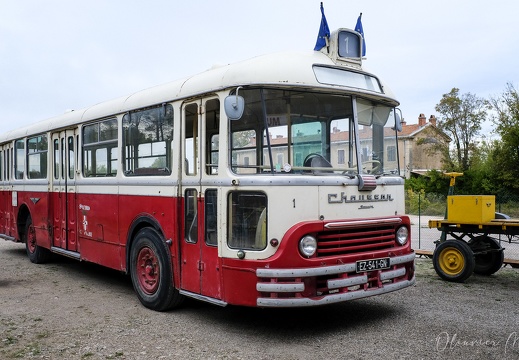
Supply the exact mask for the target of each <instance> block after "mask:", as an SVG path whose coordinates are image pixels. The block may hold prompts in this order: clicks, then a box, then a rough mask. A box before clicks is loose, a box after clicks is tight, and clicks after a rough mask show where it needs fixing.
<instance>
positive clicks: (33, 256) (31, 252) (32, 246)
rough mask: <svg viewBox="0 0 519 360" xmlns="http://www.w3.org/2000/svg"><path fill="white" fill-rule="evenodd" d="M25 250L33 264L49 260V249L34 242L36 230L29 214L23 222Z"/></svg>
mask: <svg viewBox="0 0 519 360" xmlns="http://www.w3.org/2000/svg"><path fill="white" fill-rule="evenodd" d="M23 236H24V242H25V251H26V252H27V256H28V257H29V260H31V262H33V263H35V264H43V263H46V262H47V261H49V259H50V256H51V253H50V251H49V249H45V248H44V247H41V246H39V245H38V244H37V242H36V232H35V231H34V226H32V218H31V217H30V216H29V217H28V218H27V221H26V222H25V232H24V234H23Z"/></svg>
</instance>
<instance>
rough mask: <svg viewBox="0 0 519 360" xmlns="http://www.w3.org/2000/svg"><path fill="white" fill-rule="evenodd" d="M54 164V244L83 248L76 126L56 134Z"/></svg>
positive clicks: (74, 248)
mask: <svg viewBox="0 0 519 360" xmlns="http://www.w3.org/2000/svg"><path fill="white" fill-rule="evenodd" d="M52 148H53V168H52V187H51V189H52V193H51V208H52V209H51V213H52V218H53V231H52V233H53V240H52V242H53V244H52V245H53V247H55V248H59V249H62V250H66V251H70V252H73V253H75V252H79V247H78V243H77V207H76V162H77V161H76V160H77V157H76V148H77V136H76V132H75V130H64V131H60V132H56V133H53V134H52Z"/></svg>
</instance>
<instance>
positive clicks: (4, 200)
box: [0, 144, 12, 235]
mask: <svg viewBox="0 0 519 360" xmlns="http://www.w3.org/2000/svg"><path fill="white" fill-rule="evenodd" d="M11 151H12V144H5V145H3V146H0V179H1V181H0V184H1V187H0V189H1V190H0V234H4V235H12V234H11V231H10V228H11V217H12V216H11V210H12V202H11V190H12V189H11V187H10V182H9V175H10V172H9V169H10V161H9V160H10V154H11Z"/></svg>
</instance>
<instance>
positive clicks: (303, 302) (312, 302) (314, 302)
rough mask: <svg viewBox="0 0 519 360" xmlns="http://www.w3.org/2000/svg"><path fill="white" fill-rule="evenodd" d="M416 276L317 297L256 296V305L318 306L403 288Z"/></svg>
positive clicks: (410, 283)
mask: <svg viewBox="0 0 519 360" xmlns="http://www.w3.org/2000/svg"><path fill="white" fill-rule="evenodd" d="M415 282H416V277H414V276H413V278H412V279H411V280H405V281H400V282H397V283H394V284H387V285H384V286H383V287H381V288H377V289H369V290H357V291H351V292H347V293H340V294H331V295H327V296H324V297H322V298H319V299H310V298H292V299H280V298H258V300H257V305H258V306H260V307H301V306H318V305H326V304H334V303H339V302H343V301H347V300H355V299H361V298H365V297H369V296H375V295H381V294H386V293H389V292H392V291H397V290H400V289H404V288H406V287H408V286H412V285H414V284H415Z"/></svg>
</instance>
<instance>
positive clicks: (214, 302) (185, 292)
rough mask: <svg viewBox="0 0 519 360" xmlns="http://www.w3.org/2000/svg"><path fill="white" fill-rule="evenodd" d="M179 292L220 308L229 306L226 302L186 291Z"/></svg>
mask: <svg viewBox="0 0 519 360" xmlns="http://www.w3.org/2000/svg"><path fill="white" fill-rule="evenodd" d="M178 292H179V294H180V295H184V296H188V297H190V298H193V299H196V300H201V301H205V302H208V303H211V304H215V305H218V306H221V307H224V306H227V303H226V302H225V301H222V300H218V299H214V298H211V297H209V296H204V295H200V294H195V293H192V292H190V291H186V290H179V291H178Z"/></svg>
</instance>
